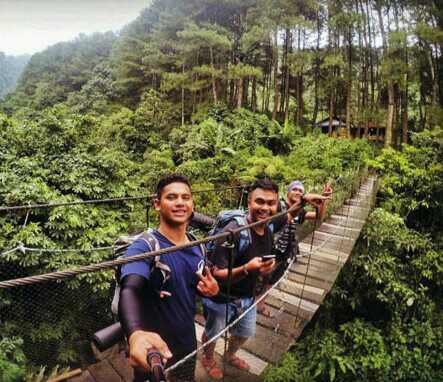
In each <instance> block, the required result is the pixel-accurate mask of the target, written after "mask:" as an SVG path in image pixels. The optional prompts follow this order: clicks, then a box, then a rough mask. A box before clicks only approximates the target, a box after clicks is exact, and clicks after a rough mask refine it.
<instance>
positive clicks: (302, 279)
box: [288, 272, 333, 292]
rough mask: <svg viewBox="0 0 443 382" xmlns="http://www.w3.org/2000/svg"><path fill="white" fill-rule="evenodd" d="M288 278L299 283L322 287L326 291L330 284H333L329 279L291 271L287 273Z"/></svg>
mask: <svg viewBox="0 0 443 382" xmlns="http://www.w3.org/2000/svg"><path fill="white" fill-rule="evenodd" d="M288 280H289V281H294V282H297V283H300V284H306V285H310V286H313V287H316V288H322V289H324V290H325V291H327V292H328V291H329V290H330V289H331V286H332V285H333V283H332V282H330V281H326V280H320V279H317V278H312V277H309V276H305V275H302V274H299V273H292V272H290V273H289V275H288Z"/></svg>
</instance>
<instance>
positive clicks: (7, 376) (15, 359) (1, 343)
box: [0, 336, 26, 382]
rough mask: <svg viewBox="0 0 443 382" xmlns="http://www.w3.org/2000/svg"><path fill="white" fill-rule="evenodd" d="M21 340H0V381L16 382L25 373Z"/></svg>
mask: <svg viewBox="0 0 443 382" xmlns="http://www.w3.org/2000/svg"><path fill="white" fill-rule="evenodd" d="M22 346H23V340H22V339H21V338H17V337H12V338H8V337H3V336H2V338H1V339H0V380H2V381H3V382H18V381H20V380H22V378H23V377H24V375H25V371H26V367H25V366H26V357H25V355H24V353H23V349H22Z"/></svg>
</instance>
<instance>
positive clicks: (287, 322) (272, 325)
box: [257, 299, 300, 337]
mask: <svg viewBox="0 0 443 382" xmlns="http://www.w3.org/2000/svg"><path fill="white" fill-rule="evenodd" d="M266 300H267V299H266ZM284 308H285V307H284V305H282V306H281V307H280V309H277V308H275V307H274V306H272V305H270V304H268V303H266V309H267V310H268V311H269V312H270V313H271V317H267V316H264V315H263V314H260V313H259V314H258V315H257V323H258V324H260V325H261V326H264V327H266V328H268V329H270V330H277V331H278V332H279V333H283V334H284V335H285V336H287V337H294V336H295V334H294V328H296V327H298V326H299V322H300V319H299V318H297V317H295V316H294V315H292V314H290V313H288V312H286V311H285V309H284Z"/></svg>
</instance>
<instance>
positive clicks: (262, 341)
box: [242, 325, 293, 363]
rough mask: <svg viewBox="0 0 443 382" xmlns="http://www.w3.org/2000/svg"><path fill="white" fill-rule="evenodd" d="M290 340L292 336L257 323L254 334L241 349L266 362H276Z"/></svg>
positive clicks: (286, 349)
mask: <svg viewBox="0 0 443 382" xmlns="http://www.w3.org/2000/svg"><path fill="white" fill-rule="evenodd" d="M292 342H293V338H292V337H288V336H285V335H283V334H281V333H279V332H278V331H274V330H269V329H268V328H265V327H263V326H260V325H257V327H256V333H255V336H254V337H251V338H249V339H248V340H247V341H246V343H245V344H244V345H243V347H242V349H246V350H247V351H248V352H249V353H251V354H254V355H255V356H257V357H259V358H260V359H263V360H266V361H267V362H272V363H276V362H278V360H279V359H280V357H281V355H282V354H284V353H286V352H287V351H288V350H289V347H290V346H291V344H292Z"/></svg>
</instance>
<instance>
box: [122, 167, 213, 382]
mask: <svg viewBox="0 0 443 382" xmlns="http://www.w3.org/2000/svg"><path fill="white" fill-rule="evenodd" d="M154 206H155V209H156V210H157V211H158V212H159V214H160V224H159V228H158V229H157V230H154V231H153V232H152V233H151V234H152V235H154V237H155V239H156V241H157V243H158V244H159V246H160V248H162V249H163V248H168V247H172V246H176V245H181V244H186V243H188V242H189V241H190V239H189V237H188V236H187V234H186V228H187V226H188V222H189V219H190V217H191V215H192V212H193V208H194V203H193V200H192V193H191V187H190V184H189V181H188V180H187V178H186V177H184V176H182V175H178V174H172V175H168V176H165V177H163V178H162V179H160V181H159V183H158V186H157V197H156V199H155V201H154ZM151 247H152V246H151V245H150V244H149V242H148V241H146V240H143V238H140V239H138V240H136V241H135V242H134V243H133V244H132V245H131V246H130V247H129V249H128V251H127V253H126V256H128V257H129V256H134V255H138V254H140V253H144V252H150V251H152V250H154V248H151ZM203 264H204V254H203V253H202V251H201V248H200V247H199V246H194V247H190V248H186V249H182V250H178V251H174V252H171V253H167V254H164V255H161V256H160V259H159V261H158V262H154V261H153V259H152V258H150V259H147V260H144V261H137V262H133V263H129V264H126V265H124V266H123V267H122V271H121V293H120V303H119V317H120V320H121V323H122V327H123V329H124V331H125V333H126V336H127V338H128V342H129V362H130V364H131V365H132V366H133V367H134V374H135V379H134V381H137V382H138V381H145V380H146V379H147V378H148V377H149V374H148V371H149V366H148V363H147V354H148V349H149V348H152V347H154V348H156V349H157V350H158V351H159V352H160V353H161V355H162V356H163V358H164V360H166V361H167V366H169V365H172V364H174V363H175V362H177V361H179V360H180V359H181V358H183V357H184V356H186V355H187V354H189V353H191V352H192V351H194V350H195V348H196V346H197V341H196V334H195V325H194V315H195V298H196V294H197V293H199V294H202V295H204V296H215V295H216V294H217V293H218V290H219V288H218V284H217V282H216V281H215V279H214V278H213V277H212V275H211V273H210V272H209V270H208V269H207V268H206V272H205V275H202V273H201V272H198V271H199V270H201V266H202V265H203ZM165 270H167V272H165ZM194 367H195V360H192V361H190V362H188V363H187V364H185V365H184V366H183V367H182V368H177V369H176V370H174V372H175V375H176V376H177V377H178V378H179V379H180V380H182V381H192V380H194Z"/></svg>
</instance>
